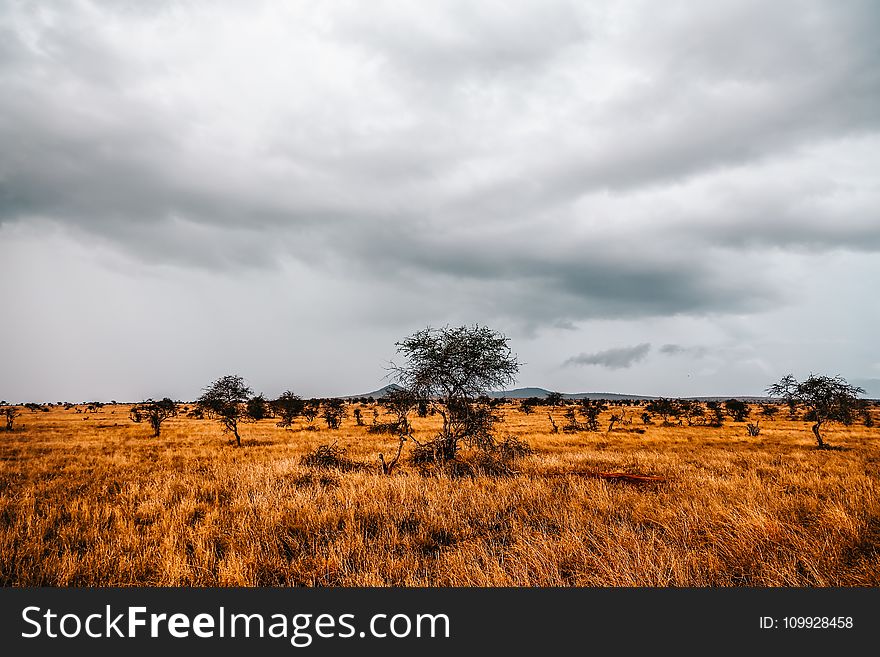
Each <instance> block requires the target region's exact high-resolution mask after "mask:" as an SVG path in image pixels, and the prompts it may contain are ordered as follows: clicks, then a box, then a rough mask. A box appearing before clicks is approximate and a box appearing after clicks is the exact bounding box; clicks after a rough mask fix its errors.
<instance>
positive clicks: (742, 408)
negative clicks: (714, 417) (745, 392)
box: [724, 399, 750, 422]
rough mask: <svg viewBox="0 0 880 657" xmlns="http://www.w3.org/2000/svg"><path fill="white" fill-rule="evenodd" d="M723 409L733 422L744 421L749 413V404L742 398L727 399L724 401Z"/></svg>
mask: <svg viewBox="0 0 880 657" xmlns="http://www.w3.org/2000/svg"><path fill="white" fill-rule="evenodd" d="M724 410H725V411H727V414H728V415H729V416H730V417H732V418H733V421H734V422H745V421H746V418H747V417H748V416H749V413H750V409H749V405H748V404H746V403H745V402H744V401H743V400H742V399H728V400H727V401H725V402H724Z"/></svg>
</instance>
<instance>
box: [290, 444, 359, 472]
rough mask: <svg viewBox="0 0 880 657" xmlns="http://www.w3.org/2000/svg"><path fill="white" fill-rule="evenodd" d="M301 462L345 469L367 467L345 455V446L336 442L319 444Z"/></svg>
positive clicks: (317, 466) (321, 466)
mask: <svg viewBox="0 0 880 657" xmlns="http://www.w3.org/2000/svg"><path fill="white" fill-rule="evenodd" d="M300 463H301V464H302V465H304V466H306V467H309V468H326V469H330V468H335V469H338V470H343V471H351V470H362V469H363V468H364V467H366V466H365V465H364V464H363V463H361V462H360V461H353V460H352V459H350V458H348V457H347V456H346V455H345V449H344V448H343V447H337V446H336V443H330V444H327V445H319V446H318V447H316V448H315V450H314V451H312V452H309V453H308V454H306V455H305V456H303V457H302V458H301V459H300Z"/></svg>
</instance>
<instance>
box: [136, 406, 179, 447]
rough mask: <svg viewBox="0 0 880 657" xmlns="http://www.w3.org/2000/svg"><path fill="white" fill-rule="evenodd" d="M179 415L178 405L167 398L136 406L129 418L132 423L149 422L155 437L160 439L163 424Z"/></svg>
mask: <svg viewBox="0 0 880 657" xmlns="http://www.w3.org/2000/svg"><path fill="white" fill-rule="evenodd" d="M175 415H177V404H176V403H175V402H174V401H173V400H172V399H170V398H168V397H165V398H163V399H160V400H159V401H154V400H152V399H148V400H146V401H143V402H141V403H140V404H135V405H134V406H132V407H131V409H129V412H128V416H129V417H130V418H131V421H132V422H143V421H145V420H146V421H147V422H149V423H150V427H151V428H152V429H153V437H154V438H158V437H159V433H160V432H161V430H162V423H163V422H164V421H165V420H167V419H168V418H170V417H174V416H175Z"/></svg>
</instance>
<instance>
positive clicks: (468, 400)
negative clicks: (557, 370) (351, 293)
mask: <svg viewBox="0 0 880 657" xmlns="http://www.w3.org/2000/svg"><path fill="white" fill-rule="evenodd" d="M507 343H508V338H507V337H505V336H504V335H502V334H501V333H498V332H497V331H493V330H491V329H490V328H488V327H484V326H479V325H474V326H460V327H455V328H453V327H449V326H446V327H443V328H440V329H434V328H430V327H429V328H426V329H424V330H422V331H418V332H416V333H414V334H413V335H411V336H409V337H408V338H406V339H404V340H403V341H401V342H398V343H397V344H396V346H397V352H398V353H399V354H401V355H402V356H403V357H404V359H405V360H404V362H403V363H401V364H395V363H392V364H391V367H390V369H391V371H392V372H393V374H394V375H395V379H396V381H397V383H398V384H399V385H400V386H401V387H403V388H405V389H406V390H408V391H410V392H411V393H412V394H413V395H414V396H415V397H416V398H418V399H426V400H430V403H431V405H432V406H433V407H434V408H435V409H436V411H437V412H438V413H439V414H440V416H441V417H442V418H443V428H442V430H441V432H440V434H439V435H438V437H437V439H436V440H437V444H436V445H435V447H436V449H435V450H434V453H435V454H436V455H437V459H438V460H439V461H441V462H446V461H449V460H452V459H454V458H455V455H456V453H457V450H458V447H459V443H460V441H462V440H469V441H472V442H474V443H475V444H485V437H486V435H487V430H488V431H491V424H492V422H493V421H494V418H497V416H496V415H495V414H494V413H493V412H492V410H491V408H489V407H488V405H484V404H478V403H477V401H476V400H477V398H478V397H479V396H480V395H483V394H485V393H486V392H488V391H490V390H500V389H504V388H506V387H507V386H508V385H510V384H511V383H513V382H514V381H515V380H516V373H517V372H518V371H519V363H518V362H517V359H516V356H515V355H514V354H513V353H512V352H511V350H510V347H509V346H508V344H507Z"/></svg>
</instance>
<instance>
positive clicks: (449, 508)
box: [0, 405, 880, 587]
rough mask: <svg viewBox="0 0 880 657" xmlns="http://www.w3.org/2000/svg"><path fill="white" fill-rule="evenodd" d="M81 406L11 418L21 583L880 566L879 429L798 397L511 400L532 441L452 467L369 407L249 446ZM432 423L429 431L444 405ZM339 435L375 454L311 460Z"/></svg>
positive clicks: (342, 441)
mask: <svg viewBox="0 0 880 657" xmlns="http://www.w3.org/2000/svg"><path fill="white" fill-rule="evenodd" d="M362 409H363V415H364V418H365V419H366V418H371V417H372V407H370V406H362ZM77 411H80V412H77ZM82 411H83V407H79V408H78V409H68V410H64V409H62V408H61V407H52V410H51V411H50V412H45V413H44V412H39V411H38V412H30V411H24V412H23V413H22V415H21V416H20V417H19V418H18V419H17V426H16V429H15V431H13V432H11V433H10V432H6V433H3V432H0V582H2V584H3V585H5V586H129V585H166V586H257V585H260V586H267V585H268V586H275V585H309V586H365V585H366V586H374V585H375V586H461V585H474V586H701V587H702V586H878V585H880V485H878V481H880V429H878V428H867V427H865V426H862V425H854V426H851V427H844V426H841V425H833V426H829V428H828V430H827V435H826V437H827V440H828V441H829V442H830V443H831V444H832V445H834V446H836V447H839V448H841V449H836V450H818V449H816V443H815V440H814V438H813V436H812V434H811V433H810V431H809V426H808V425H807V424H806V423H804V422H801V421H791V420H789V419H788V418H787V414H786V413H785V412H781V413H780V414H779V415H778V416H777V419H775V420H772V421H771V420H768V419H766V418H762V419H761V426H762V431H761V433H760V435H759V436H758V437H748V436H747V434H746V428H745V425H744V424H743V423H734V422H731V421H730V420H728V421H727V422H726V424H725V426H723V427H721V428H709V427H688V426H669V427H665V426H659V425H651V426H645V427H643V428H645V429H646V431H645V433H644V434H637V433H631V432H627V431H613V432H610V433H608V432H606V431H604V429H605V428H606V427H607V418H608V417H609V412H607V411H606V412H605V413H604V414H603V416H602V428H603V430H602V431H600V432H581V433H571V434H566V433H559V434H553V433H551V431H550V429H551V427H550V422H549V420H548V419H547V414H546V409H543V408H538V409H537V410H536V411H535V412H534V413H533V414H532V415H525V414H523V413H522V412H521V411H519V410H518V408H517V407H515V406H513V405H509V406H504V407H503V413H504V417H505V420H504V423H503V424H502V425H500V427H499V429H500V431H499V433H500V434H501V435H508V434H510V435H514V436H517V437H519V438H522V439H524V440H526V441H528V442H529V443H530V444H531V446H532V447H533V448H534V450H535V453H534V455H532V456H529V457H525V458H523V459H521V460H520V461H518V462H516V465H515V469H516V472H515V473H513V474H510V475H507V476H499V477H485V476H478V477H468V476H465V477H459V478H450V477H448V476H425V475H423V474H421V473H420V472H419V471H418V470H417V469H416V468H415V467H413V466H411V465H409V464H407V463H402V467H401V468H399V469H397V470H395V471H394V474H392V475H391V476H384V475H382V474H381V472H380V470H379V468H378V461H377V454H378V453H379V452H380V451H381V452H385V454H386V455H388V454H389V453H391V454H393V453H394V452H395V451H396V446H397V440H396V439H395V438H394V437H393V436H376V435H372V434H368V433H367V432H366V427H360V426H356V425H355V422H354V420H353V418H352V414H351V410H349V413H348V417H347V418H346V420H345V421H344V423H343V425H342V427H341V428H340V429H339V430H336V431H330V430H328V429H327V428H326V426H324V425H322V424H320V422H321V420H320V418H319V419H317V420H316V421H315V426H316V427H320V430H319V431H307V430H304V426H305V421H304V420H302V419H299V420H298V421H297V423H296V425H295V426H294V428H293V429H292V430H289V429H282V428H278V427H276V426H275V420H263V421H260V422H257V423H250V424H246V425H243V426H242V439H243V444H244V446H243V447H242V448H236V447H234V446H231V445H230V444H229V439H228V436H227V435H224V434H222V433H221V430H220V425H219V424H218V423H217V422H214V421H211V420H208V419H205V420H197V419H193V418H186V417H182V416H181V417H177V418H172V419H170V420H168V421H167V422H166V423H165V424H164V425H163V427H162V435H161V437H159V438H153V437H151V435H150V434H151V432H150V429H149V427H148V426H147V425H145V424H134V423H132V422H131V421H130V420H129V418H128V406H125V405H115V406H112V405H108V406H104V407H103V408H102V409H101V410H100V411H99V412H93V413H86V412H82ZM553 413H554V417H555V418H556V422H557V424H559V425H560V426H562V425H563V424H564V418H563V410H562V409H554V410H553ZM638 415H639V413H636V417H638ZM414 425H415V429H416V436H417V437H424V438H428V437H430V436H431V435H432V432H436V430H437V427H438V426H439V421H438V420H437V419H436V418H434V417H427V418H414ZM635 427H642V425H641V420H639V419H636V421H635V423H634V424H633V425H632V427H631V428H635ZM333 441H337V446H339V447H344V448H345V449H346V456H347V457H348V458H350V459H353V460H356V461H361V462H364V463H365V464H367V467H365V468H364V469H356V470H351V471H343V470H340V469H333V468H330V469H321V468H314V467H308V466H305V465H303V464H302V463H301V459H302V457H303V456H304V455H305V454H307V453H309V452H310V451H312V450H314V449H315V448H316V447H317V446H319V445H321V444H326V443H331V442H333ZM405 456H406V450H405V451H404V457H405ZM463 456H464V458H467V453H465V454H464V455H463ZM595 472H626V473H631V474H646V475H657V476H660V477H663V478H664V479H665V480H664V481H659V482H653V483H646V484H637V483H630V482H626V481H614V480H604V479H598V478H596V477H594V476H591V473H595Z"/></svg>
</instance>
